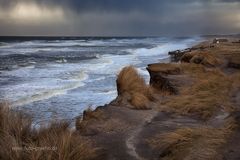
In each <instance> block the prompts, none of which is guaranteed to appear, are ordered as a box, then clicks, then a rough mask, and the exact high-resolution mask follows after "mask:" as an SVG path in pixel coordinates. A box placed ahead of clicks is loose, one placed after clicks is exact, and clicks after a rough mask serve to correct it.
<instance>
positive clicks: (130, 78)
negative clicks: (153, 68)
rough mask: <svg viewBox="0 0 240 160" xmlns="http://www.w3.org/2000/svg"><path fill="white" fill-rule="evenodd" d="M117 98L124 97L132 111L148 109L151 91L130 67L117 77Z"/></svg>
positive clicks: (151, 98)
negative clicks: (130, 105)
mask: <svg viewBox="0 0 240 160" xmlns="http://www.w3.org/2000/svg"><path fill="white" fill-rule="evenodd" d="M117 91H118V97H122V98H123V97H124V99H127V100H128V102H130V103H131V104H132V106H133V108H134V109H148V108H149V106H148V104H149V102H150V101H152V100H153V96H152V93H151V89H150V87H149V86H148V85H146V83H145V81H144V79H143V78H142V77H141V76H140V75H139V74H138V73H137V71H136V69H135V68H134V67H132V66H129V67H125V68H123V69H122V71H121V72H120V73H119V75H118V77H117Z"/></svg>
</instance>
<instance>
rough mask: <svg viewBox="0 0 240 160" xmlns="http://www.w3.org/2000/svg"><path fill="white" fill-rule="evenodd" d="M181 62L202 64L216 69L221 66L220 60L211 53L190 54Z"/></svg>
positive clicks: (185, 55)
mask: <svg viewBox="0 0 240 160" xmlns="http://www.w3.org/2000/svg"><path fill="white" fill-rule="evenodd" d="M181 62H186V63H196V64H202V65H204V66H208V67H214V66H217V65H219V64H221V62H220V60H219V59H218V58H217V57H216V56H214V55H213V54H212V53H211V52H199V51H194V52H189V53H185V54H184V55H183V56H182V57H181Z"/></svg>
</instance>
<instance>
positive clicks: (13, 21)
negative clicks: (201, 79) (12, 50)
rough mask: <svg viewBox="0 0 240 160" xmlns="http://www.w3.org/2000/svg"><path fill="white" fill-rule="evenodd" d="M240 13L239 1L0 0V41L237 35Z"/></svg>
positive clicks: (239, 25) (239, 26)
mask: <svg viewBox="0 0 240 160" xmlns="http://www.w3.org/2000/svg"><path fill="white" fill-rule="evenodd" d="M19 4H22V5H21V7H22V10H23V12H24V14H23V13H22V12H21V13H19V11H17V10H16V8H15V9H14V7H15V6H18V5H19ZM33 4H34V5H33ZM24 6H26V7H24ZM36 6H37V7H36ZM29 8H30V9H29ZM31 8H33V9H34V10H33V9H31ZM1 10H2V16H1ZM24 10H30V11H31V13H32V14H33V15H31V13H29V14H28V12H26V13H25V11H24ZM35 10H36V11H35ZM239 10H240V1H239V0H0V21H1V24H0V35H1V34H3V33H4V34H10V33H11V34H31V35H32V34H34V33H35V34H40V35H59V34H61V35H64V34H66V35H92V36H94V35H100V36H102V35H107V36H111V35H118V36H121V35H122V36H126V35H130V36H143V35H179V34H180V35H181V34H182V35H186V34H187V35H192V34H211V33H212V34H214V33H229V32H238V31H239V30H240V24H239V21H240V11H239ZM30 11H29V12H30ZM15 12H16V13H15ZM35 12H36V13H38V14H36V15H35V16H34V13H35ZM15 14H16V16H15ZM39 15H41V16H39ZM21 16H22V17H21ZM23 18H24V19H23ZM33 22H34V23H33Z"/></svg>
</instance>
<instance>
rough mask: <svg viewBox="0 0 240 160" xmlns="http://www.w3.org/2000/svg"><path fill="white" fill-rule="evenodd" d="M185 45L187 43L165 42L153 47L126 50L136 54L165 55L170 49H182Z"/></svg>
mask: <svg viewBox="0 0 240 160" xmlns="http://www.w3.org/2000/svg"><path fill="white" fill-rule="evenodd" d="M186 47H187V45H186V44H184V43H182V44H181V43H179V44H175V43H174V44H173V43H167V44H163V45H159V46H157V47H154V48H140V49H135V50H128V52H130V53H132V54H135V55H138V56H156V55H167V54H168V52H169V51H171V50H177V49H184V48H186Z"/></svg>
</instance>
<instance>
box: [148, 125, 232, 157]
mask: <svg viewBox="0 0 240 160" xmlns="http://www.w3.org/2000/svg"><path fill="white" fill-rule="evenodd" d="M230 133H231V130H226V129H225V128H224V129H223V128H220V129H216V128H211V127H200V128H180V129H177V130H175V131H172V132H168V133H163V134H158V135H156V136H155V137H153V138H150V139H148V140H147V141H148V143H149V144H150V146H151V147H152V148H154V149H155V150H158V151H160V153H159V154H160V159H162V160H177V159H189V160H191V159H196V160H212V159H216V158H218V156H219V154H218V149H219V148H220V147H221V146H223V145H224V144H225V143H226V141H227V138H228V136H229V134H230Z"/></svg>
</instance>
